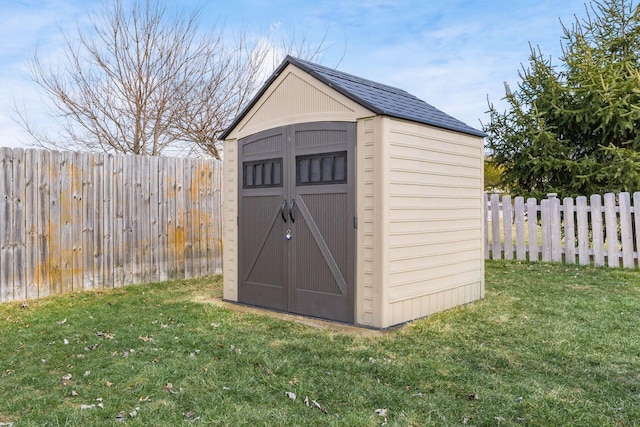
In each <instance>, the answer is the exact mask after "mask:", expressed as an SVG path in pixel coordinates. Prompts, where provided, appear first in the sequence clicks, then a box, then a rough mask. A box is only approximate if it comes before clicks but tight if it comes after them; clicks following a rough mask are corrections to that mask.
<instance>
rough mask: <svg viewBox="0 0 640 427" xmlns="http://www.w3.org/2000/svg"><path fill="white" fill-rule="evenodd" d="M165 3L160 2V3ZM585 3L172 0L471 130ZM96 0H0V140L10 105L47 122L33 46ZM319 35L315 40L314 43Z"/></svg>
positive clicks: (11, 130)
mask: <svg viewBox="0 0 640 427" xmlns="http://www.w3.org/2000/svg"><path fill="white" fill-rule="evenodd" d="M169 1H170V0H169ZM585 2H588V0H561V1H559V0H359V1H355V0H313V1H303V0H297V1H294V0H232V1H231V0H227V1H223V0H208V1H207V0H179V1H178V0H175V1H174V2H173V3H171V4H172V5H173V6H178V5H179V6H180V7H182V8H184V9H185V10H186V11H191V10H193V9H194V8H196V7H201V14H200V18H201V19H200V22H199V24H200V26H201V27H202V28H203V29H207V28H209V27H211V26H213V25H217V26H218V28H224V31H225V32H228V33H229V35H230V36H232V35H237V34H239V33H240V32H244V33H245V34H246V35H247V37H249V38H252V39H260V38H265V37H268V36H271V37H272V38H273V37H274V36H275V38H278V37H284V38H289V39H291V38H292V37H295V38H296V39H297V40H301V39H305V40H307V41H308V44H309V45H310V46H317V45H319V44H322V46H323V49H324V50H323V54H322V57H321V58H320V59H319V62H321V63H322V64H323V65H326V66H329V67H337V68H338V69H339V70H341V71H343V72H347V73H350V74H354V75H357V76H360V77H363V78H366V79H369V80H373V81H376V82H379V83H383V84H386V85H390V86H395V87H398V88H401V89H404V90H406V91H407V92H409V93H411V94H413V95H415V96H417V97H418V98H420V99H422V100H424V101H425V102H427V103H429V104H431V105H433V106H434V107H436V108H438V109H440V110H442V111H444V112H445V113H447V114H449V115H451V116H453V117H455V118H457V119H459V120H461V121H463V122H465V123H467V124H468V125H470V126H472V127H474V128H476V129H481V127H482V123H485V124H486V123H487V122H488V115H487V114H486V111H487V108H488V104H487V100H489V101H491V102H492V103H493V104H494V105H496V106H497V107H498V108H499V109H503V108H504V102H503V101H502V100H501V99H502V98H503V96H504V83H505V82H506V83H508V84H509V85H510V87H511V88H516V87H517V84H518V81H519V77H518V72H519V71H520V70H521V69H522V66H523V65H525V66H526V65H527V64H528V56H529V53H530V48H529V46H530V44H531V45H534V46H539V47H540V49H541V51H542V53H543V54H544V55H546V56H548V57H550V58H551V59H552V61H553V63H555V64H559V63H560V61H559V60H558V58H559V56H560V55H561V45H562V36H563V30H562V25H561V22H562V23H564V24H565V25H571V24H572V23H573V22H575V19H576V18H578V19H581V18H584V17H585V16H586V13H585ZM101 4H102V0H0V9H1V10H2V17H0V40H2V42H1V43H0V147H3V146H4V147H27V146H28V145H29V144H30V140H29V138H28V136H27V135H26V133H25V132H24V130H23V129H22V128H21V127H20V125H18V124H17V123H16V120H15V119H16V113H15V112H14V110H15V105H18V106H19V107H21V108H23V107H24V111H26V113H27V114H28V116H29V118H30V120H31V121H32V122H33V123H34V124H35V125H36V126H46V125H47V120H48V119H47V115H46V111H47V110H46V100H45V99H44V98H43V97H42V91H41V90H40V89H39V88H38V87H37V86H36V85H35V84H34V83H33V82H32V81H31V79H30V78H29V74H28V65H29V61H30V60H31V59H32V58H33V55H34V53H35V52H36V49H37V50H38V51H39V52H44V53H46V54H47V55H48V56H50V57H59V56H60V54H61V52H62V49H63V46H64V37H63V36H62V34H64V33H66V34H71V35H73V33H74V31H75V29H76V28H77V26H80V27H81V26H82V25H83V23H85V22H86V21H87V17H88V15H89V14H91V13H94V12H95V11H96V10H97V9H98V7H99V6H100V5H101ZM323 40H324V41H323Z"/></svg>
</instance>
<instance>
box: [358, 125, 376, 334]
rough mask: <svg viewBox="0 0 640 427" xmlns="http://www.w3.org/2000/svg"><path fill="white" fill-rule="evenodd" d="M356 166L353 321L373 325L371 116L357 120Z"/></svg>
mask: <svg viewBox="0 0 640 427" xmlns="http://www.w3.org/2000/svg"><path fill="white" fill-rule="evenodd" d="M357 126H358V130H357V134H358V136H357V138H358V142H357V144H358V145H357V149H356V155H357V159H356V168H357V177H358V180H357V182H356V186H357V190H356V193H357V208H356V209H357V215H358V222H359V224H358V242H357V250H356V257H357V272H356V323H358V324H361V325H366V326H373V325H374V315H375V304H374V300H373V299H374V289H373V285H374V276H373V275H374V258H373V253H374V251H373V242H374V225H373V219H374V195H373V186H374V183H373V177H374V173H373V172H374V158H373V156H374V150H373V144H374V139H375V137H374V119H372V118H369V119H364V120H360V121H358V125H357Z"/></svg>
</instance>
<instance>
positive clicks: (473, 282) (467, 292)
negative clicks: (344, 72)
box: [386, 120, 484, 326]
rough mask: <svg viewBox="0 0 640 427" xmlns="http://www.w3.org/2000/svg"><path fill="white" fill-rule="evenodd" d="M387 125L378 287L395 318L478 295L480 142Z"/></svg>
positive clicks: (411, 316)
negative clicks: (385, 239)
mask: <svg viewBox="0 0 640 427" xmlns="http://www.w3.org/2000/svg"><path fill="white" fill-rule="evenodd" d="M390 124H391V126H390V132H389V135H388V137H389V147H390V148H389V151H390V154H389V165H388V168H389V187H390V194H392V195H393V196H392V197H390V198H389V205H390V207H389V234H390V238H389V263H390V265H389V277H388V282H387V283H386V285H387V286H388V288H389V291H388V295H387V297H388V303H389V304H390V310H391V313H392V314H391V319H392V322H393V323H392V324H396V323H401V322H405V321H408V320H411V319H414V318H417V317H422V316H426V315H428V314H432V313H435V312H437V311H440V310H444V309H447V308H451V307H453V306H455V305H458V304H463V303H467V302H470V301H472V300H474V299H477V298H480V297H481V295H482V293H483V283H484V282H483V263H482V253H483V252H482V245H483V242H482V215H483V211H482V203H481V200H482V179H483V172H482V159H483V153H482V150H483V144H482V139H481V138H478V137H471V136H466V135H462V134H458V133H455V132H449V131H445V130H440V129H436V128H430V127H428V126H422V125H418V124H415V123H409V122H405V121H401V120H391V122H390ZM387 326H389V325H387Z"/></svg>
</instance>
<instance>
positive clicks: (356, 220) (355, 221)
mask: <svg viewBox="0 0 640 427" xmlns="http://www.w3.org/2000/svg"><path fill="white" fill-rule="evenodd" d="M353 228H355V229H356V230H357V229H358V217H357V216H354V217H353Z"/></svg>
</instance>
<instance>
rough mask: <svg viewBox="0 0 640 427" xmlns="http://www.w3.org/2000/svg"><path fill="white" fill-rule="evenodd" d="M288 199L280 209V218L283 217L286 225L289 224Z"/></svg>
mask: <svg viewBox="0 0 640 427" xmlns="http://www.w3.org/2000/svg"><path fill="white" fill-rule="evenodd" d="M286 211H287V199H285V200H284V203H282V206H281V207H280V216H282V220H283V221H284V222H285V224H286V223H287V214H286Z"/></svg>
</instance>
